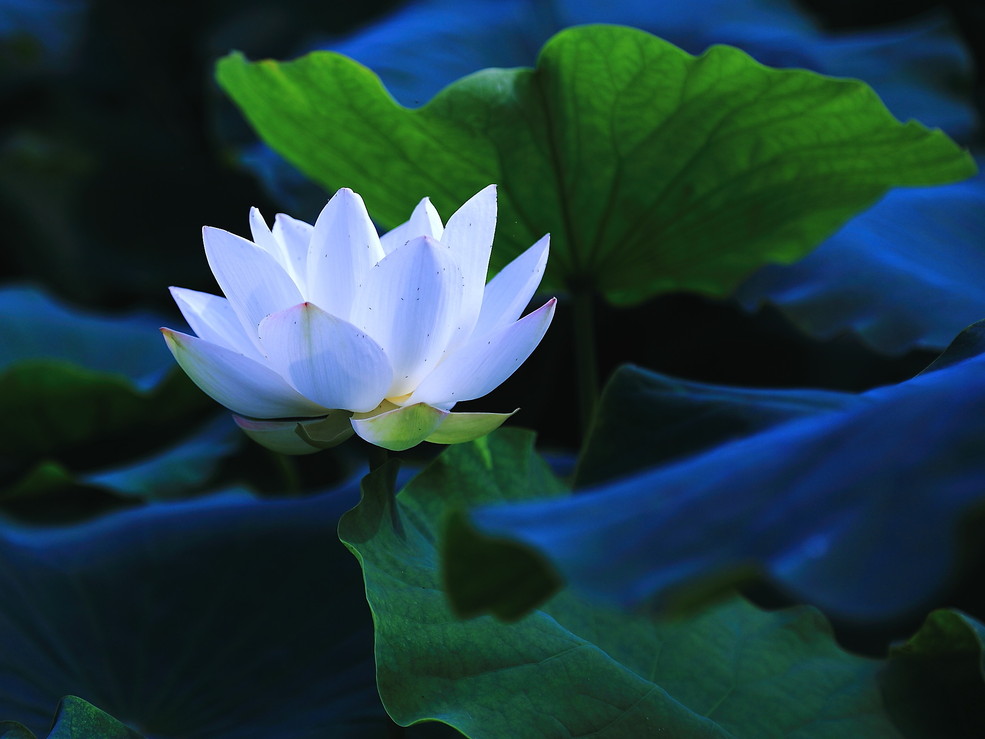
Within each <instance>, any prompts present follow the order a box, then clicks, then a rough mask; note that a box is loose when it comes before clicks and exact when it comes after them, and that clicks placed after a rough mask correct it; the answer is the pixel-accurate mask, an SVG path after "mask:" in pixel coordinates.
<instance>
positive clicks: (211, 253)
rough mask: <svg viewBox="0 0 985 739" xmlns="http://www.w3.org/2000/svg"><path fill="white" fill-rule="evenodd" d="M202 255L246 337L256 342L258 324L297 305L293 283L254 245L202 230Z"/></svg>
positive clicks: (298, 297)
mask: <svg viewBox="0 0 985 739" xmlns="http://www.w3.org/2000/svg"><path fill="white" fill-rule="evenodd" d="M202 237H203V240H204V241H205V255H206V256H207V257H208V259H209V266H210V267H211V268H212V274H214V275H215V279H216V282H218V283H219V287H221V288H222V292H223V293H224V294H225V296H226V298H227V299H228V300H229V304H230V305H231V306H232V309H233V311H235V313H236V315H237V316H238V317H239V320H240V323H241V324H242V325H243V328H244V329H246V334H247V335H248V336H249V337H250V339H251V340H253V341H254V342H256V341H257V327H258V326H259V325H260V321H262V320H263V319H264V318H266V317H267V316H269V315H270V314H271V313H276V312H277V311H279V310H283V309H284V308H287V307H288V306H291V305H297V304H298V303H300V302H301V300H302V298H301V293H300V292H298V288H297V286H296V285H295V284H294V281H293V280H292V279H291V278H290V276H288V274H287V273H286V272H285V271H284V269H283V267H281V266H280V263H279V262H278V261H277V260H276V259H275V258H274V257H272V256H271V255H270V254H268V253H267V252H265V251H264V250H263V249H261V248H260V247H258V246H256V245H255V244H253V243H251V242H249V241H247V240H246V239H242V238H240V237H239V236H235V235H233V234H231V233H229V232H228V231H223V230H221V229H218V228H209V227H208V226H206V227H205V228H204V229H202Z"/></svg>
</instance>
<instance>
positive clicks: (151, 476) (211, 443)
mask: <svg viewBox="0 0 985 739" xmlns="http://www.w3.org/2000/svg"><path fill="white" fill-rule="evenodd" d="M243 438H244V436H243V434H242V432H241V431H240V430H239V429H238V428H237V427H236V424H235V423H233V421H232V419H231V418H229V416H228V415H227V414H225V413H224V414H222V416H221V417H219V418H217V419H215V420H214V421H212V422H211V423H208V424H207V425H206V426H205V427H203V428H201V429H199V430H197V431H196V433H194V434H193V435H192V436H191V437H190V438H187V439H183V440H182V441H181V442H179V443H178V444H176V445H174V446H171V447H169V448H166V449H164V450H162V451H160V452H159V453H157V454H155V455H152V456H149V457H146V458H143V459H140V460H137V461H135V462H129V463H124V464H122V465H119V466H116V467H111V468H108V469H103V470H99V471H96V472H87V473H82V474H80V475H79V476H78V481H79V482H81V483H83V484H86V485H94V486H96V487H101V488H104V489H107V490H110V491H112V492H115V493H119V494H120V495H126V496H134V497H139V498H147V499H155V500H166V499H169V498H180V497H183V496H186V495H188V494H189V493H191V492H193V491H195V489H196V488H200V487H201V486H202V485H203V484H205V483H206V482H207V481H208V479H209V477H210V476H211V475H212V474H213V473H214V472H215V470H216V468H217V467H218V465H219V463H220V462H221V460H222V459H223V458H224V457H226V456H227V455H229V454H231V453H232V452H233V451H234V450H235V449H236V448H237V447H238V446H239V444H240V442H241V441H242V440H243Z"/></svg>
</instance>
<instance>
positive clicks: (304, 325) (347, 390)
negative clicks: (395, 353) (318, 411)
mask: <svg viewBox="0 0 985 739" xmlns="http://www.w3.org/2000/svg"><path fill="white" fill-rule="evenodd" d="M260 342H261V344H262V345H263V348H264V349H265V351H266V354H267V358H268V361H269V362H270V364H271V366H272V367H274V368H276V369H277V371H278V372H280V373H281V374H282V375H283V376H284V377H286V378H287V379H288V380H289V381H290V382H291V384H292V385H294V387H296V388H297V389H298V390H299V391H300V392H301V393H302V394H304V395H305V396H306V397H308V398H311V399H312V400H313V401H315V402H316V403H318V404H320V405H322V406H324V407H326V408H341V409H345V410H348V411H369V410H372V409H373V408H375V407H376V406H378V405H379V404H380V401H381V400H383V397H384V395H385V394H386V391H387V389H388V388H389V387H390V383H391V380H392V378H393V371H392V370H391V369H390V363H389V362H388V361H387V356H386V354H384V352H383V349H381V348H380V346H379V344H377V343H376V342H375V341H373V339H371V338H370V337H369V336H367V335H366V333H365V332H364V331H361V330H360V329H358V328H356V327H355V326H353V325H352V324H351V323H349V322H348V321H343V320H342V319H340V318H336V317H335V316H333V315H330V314H329V313H326V312H325V311H323V310H321V309H320V308H319V307H318V306H316V305H314V304H312V303H301V304H300V305H296V306H294V307H292V308H288V309H287V310H283V311H280V312H278V313H274V314H273V315H271V316H268V317H267V318H266V319H265V320H264V321H263V323H261V324H260Z"/></svg>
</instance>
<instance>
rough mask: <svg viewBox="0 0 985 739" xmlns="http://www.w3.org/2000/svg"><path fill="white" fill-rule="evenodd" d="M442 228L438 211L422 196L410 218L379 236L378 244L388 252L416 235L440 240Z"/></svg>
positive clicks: (443, 228)
mask: <svg viewBox="0 0 985 739" xmlns="http://www.w3.org/2000/svg"><path fill="white" fill-rule="evenodd" d="M444 230H445V227H444V226H442V225H441V216H439V215H438V211H436V210H435V209H434V206H433V205H431V201H430V200H429V199H428V198H424V199H423V200H422V201H421V202H420V203H418V204H417V207H416V208H414V212H413V213H411V216H410V220H409V221H407V222H406V223H401V224H400V225H399V226H397V227H396V228H393V229H391V230H390V231H388V232H387V233H385V234H383V235H382V236H381V237H380V244H382V246H383V251H385V252H386V253H387V254H389V253H390V252H392V251H393V250H394V249H396V248H398V247H400V246H403V245H404V244H406V243H407V242H408V241H411V240H413V239H416V238H417V237H418V236H430V237H431V238H432V239H434V240H435V241H440V240H441V234H442V233H443V232H444Z"/></svg>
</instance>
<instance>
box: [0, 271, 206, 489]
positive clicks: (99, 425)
mask: <svg viewBox="0 0 985 739" xmlns="http://www.w3.org/2000/svg"><path fill="white" fill-rule="evenodd" d="M0 314H2V315H3V317H4V320H3V321H2V322H0V449H2V452H0V469H2V470H3V473H4V475H5V476H7V477H8V478H9V479H7V480H5V481H4V482H5V487H6V488H7V491H6V492H5V495H6V496H7V497H11V495H12V493H11V490H13V488H17V490H20V491H21V492H23V491H27V490H29V489H33V490H40V489H41V488H42V487H44V486H40V487H39V486H38V485H36V484H35V483H36V482H37V479H34V480H31V479H28V478H27V477H25V475H27V476H31V475H32V472H31V470H35V471H36V470H38V469H41V468H45V469H48V470H49V471H50V470H52V469H54V468H55V467H62V468H64V471H65V472H66V474H65V475H64V477H65V479H66V480H67V479H68V478H69V477H71V474H72V473H74V472H78V471H80V470H83V469H87V468H89V467H96V468H105V467H108V466H110V465H116V464H117V463H118V460H120V459H128V458H129V459H133V458H134V457H137V458H138V459H139V458H142V457H147V456H148V455H150V454H151V452H152V450H153V449H154V445H155V443H156V441H157V439H159V438H163V439H170V440H173V439H174V438H176V437H178V436H179V435H180V434H181V433H182V432H184V431H185V426H186V425H187V424H188V423H189V422H192V421H195V422H197V421H198V420H199V418H200V416H199V415H198V413H199V409H201V408H203V407H206V406H207V403H206V401H205V400H204V399H203V397H202V395H201V393H199V392H197V391H196V390H195V389H194V387H193V386H192V384H191V383H190V381H188V379H187V378H186V377H185V376H184V375H183V373H181V372H178V371H175V368H174V361H173V359H172V358H171V356H170V353H169V352H168V351H167V348H166V347H165V345H164V342H163V341H162V340H161V337H160V332H159V331H158V330H157V329H158V327H159V326H160V323H161V321H160V318H156V317H154V316H150V315H143V314H141V315H129V316H119V317H103V316H97V315H92V314H90V313H87V312H83V311H77V310H72V309H69V308H68V307H66V306H63V305H62V304H60V303H59V302H57V301H56V300H54V299H52V298H51V297H49V296H48V295H46V294H45V293H43V292H41V291H39V290H35V289H32V288H25V287H8V288H4V289H0ZM170 443H173V441H171V442H170ZM215 451H216V452H217V455H216V456H217V457H218V453H219V452H221V451H222V449H221V448H220V447H216V449H215ZM69 457H71V461H70V462H66V460H67V459H68V458H69ZM39 466H40V467H39ZM69 470H71V471H72V472H71V473H70V472H69ZM57 477H58V476H57V475H56V476H52V475H47V476H46V479H47V480H48V482H49V483H51V482H57V479H56V478H57ZM17 490H14V492H17Z"/></svg>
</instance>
